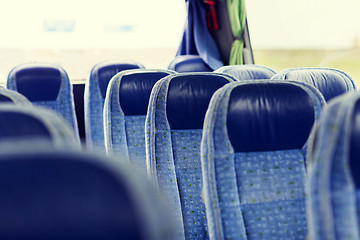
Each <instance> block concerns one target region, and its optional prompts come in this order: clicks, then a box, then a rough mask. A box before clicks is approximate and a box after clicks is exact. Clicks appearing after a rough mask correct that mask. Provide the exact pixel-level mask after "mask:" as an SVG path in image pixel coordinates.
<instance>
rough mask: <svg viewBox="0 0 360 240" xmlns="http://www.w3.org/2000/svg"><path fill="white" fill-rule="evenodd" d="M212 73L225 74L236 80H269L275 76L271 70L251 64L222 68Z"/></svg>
mask: <svg viewBox="0 0 360 240" xmlns="http://www.w3.org/2000/svg"><path fill="white" fill-rule="evenodd" d="M214 72H218V73H227V74H230V75H231V76H234V77H235V78H237V79H238V80H253V79H270V78H272V77H273V76H274V75H275V74H276V72H275V71H274V70H273V69H271V68H268V67H265V66H260V65H252V64H246V65H231V66H223V67H220V68H218V69H216V70H215V71H214Z"/></svg>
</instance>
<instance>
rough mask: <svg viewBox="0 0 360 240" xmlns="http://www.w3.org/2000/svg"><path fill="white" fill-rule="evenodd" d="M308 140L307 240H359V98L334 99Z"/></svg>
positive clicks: (347, 95)
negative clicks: (309, 140)
mask: <svg viewBox="0 0 360 240" xmlns="http://www.w3.org/2000/svg"><path fill="white" fill-rule="evenodd" d="M311 136H312V137H311V142H309V151H308V159H309V170H308V171H309V174H308V175H309V177H308V184H307V186H308V187H307V191H308V196H309V197H308V205H307V206H308V219H309V224H308V226H309V238H310V239H314V240H320V239H321V240H328V239H339V240H342V239H360V233H359V230H360V220H359V219H360V211H359V209H360V207H359V202H360V165H359V159H360V151H359V149H360V148H359V146H360V94H359V93H348V94H344V95H342V96H339V97H337V98H335V99H333V100H332V101H331V102H330V103H329V105H328V106H327V108H326V109H325V111H324V113H323V116H322V118H321V120H320V122H319V124H318V126H317V128H316V129H314V130H313V132H312V134H311Z"/></svg>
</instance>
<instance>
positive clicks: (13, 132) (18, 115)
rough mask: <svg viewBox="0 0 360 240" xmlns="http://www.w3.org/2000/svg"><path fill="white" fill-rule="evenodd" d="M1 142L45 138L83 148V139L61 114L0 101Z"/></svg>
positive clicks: (49, 140) (68, 145)
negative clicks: (81, 141)
mask: <svg viewBox="0 0 360 240" xmlns="http://www.w3.org/2000/svg"><path fill="white" fill-rule="evenodd" d="M0 126H2V127H1V128H0V142H1V143H2V144H3V143H7V142H11V143H15V145H16V142H21V141H24V142H32V141H34V140H42V141H44V142H51V143H52V144H53V145H54V146H67V148H70V149H71V148H73V149H80V147H81V145H80V141H79V138H78V137H77V135H76V134H75V133H74V132H73V131H72V128H71V127H70V126H69V124H68V123H67V122H66V120H64V119H63V118H62V117H61V116H59V115H58V114H56V113H54V112H53V111H50V110H48V109H45V108H41V107H36V106H34V107H32V106H29V105H14V104H0Z"/></svg>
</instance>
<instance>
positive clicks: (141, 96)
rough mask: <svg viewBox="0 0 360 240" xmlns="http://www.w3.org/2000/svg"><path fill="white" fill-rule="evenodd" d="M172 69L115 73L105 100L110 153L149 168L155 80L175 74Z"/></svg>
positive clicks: (106, 143)
mask: <svg viewBox="0 0 360 240" xmlns="http://www.w3.org/2000/svg"><path fill="white" fill-rule="evenodd" d="M173 73H174V72H173V71H170V70H155V69H135V70H126V71H122V72H120V73H118V74H116V75H115V76H114V77H113V78H112V79H111V80H110V83H109V87H108V91H107V93H106V98H105V104H104V128H105V147H106V151H107V153H112V154H116V155H118V156H121V157H122V158H123V159H128V160H129V161H130V162H132V163H134V164H135V165H136V166H138V167H140V168H142V169H144V170H146V157H145V117H146V113H147V108H148V103H149V97H150V93H151V90H152V88H153V86H154V84H155V83H156V82H157V81H158V80H160V79H161V78H163V77H166V76H168V75H170V74H173Z"/></svg>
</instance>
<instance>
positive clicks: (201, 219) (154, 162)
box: [145, 73, 235, 239]
mask: <svg viewBox="0 0 360 240" xmlns="http://www.w3.org/2000/svg"><path fill="white" fill-rule="evenodd" d="M233 81H235V78H232V77H231V76H228V75H224V74H219V73H182V74H181V73H179V74H175V75H171V76H168V77H166V78H163V79H162V80H160V81H158V82H157V83H156V84H155V86H154V88H153V90H152V92H151V96H150V101H149V108H148V113H147V116H146V123H145V131H146V161H147V167H148V173H149V174H150V176H151V177H152V178H153V179H154V180H155V181H156V182H157V183H158V185H159V187H160V189H161V190H162V191H163V192H164V194H165V195H166V196H167V197H168V199H169V202H170V205H171V207H172V210H173V212H174V213H175V214H176V223H177V226H178V230H179V232H178V235H177V237H176V238H174V239H208V234H207V224H206V216H205V206H204V204H203V201H202V199H201V190H202V181H201V176H202V173H201V162H200V142H201V137H202V128H203V123H204V117H205V112H206V110H207V107H208V104H209V101H210V98H211V96H212V95H213V93H214V92H215V91H216V90H217V89H219V88H220V87H222V86H224V85H225V84H227V83H229V82H233Z"/></svg>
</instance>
